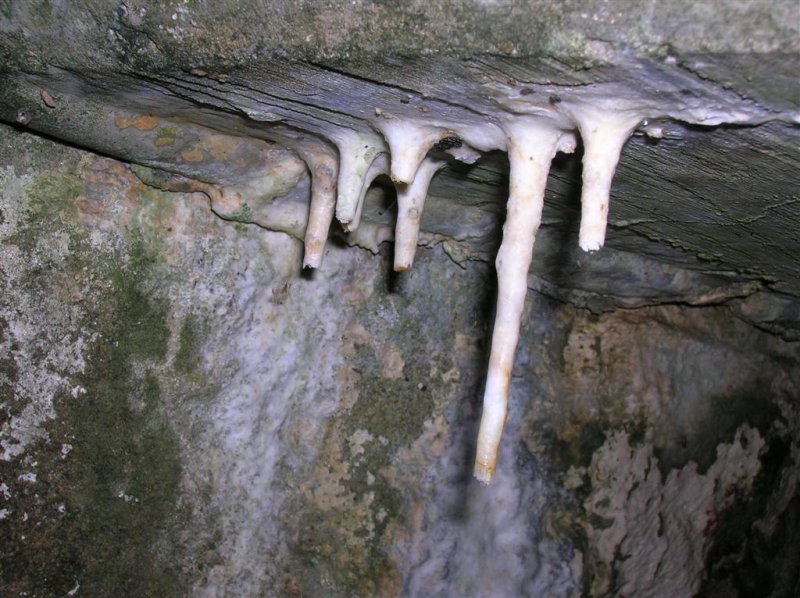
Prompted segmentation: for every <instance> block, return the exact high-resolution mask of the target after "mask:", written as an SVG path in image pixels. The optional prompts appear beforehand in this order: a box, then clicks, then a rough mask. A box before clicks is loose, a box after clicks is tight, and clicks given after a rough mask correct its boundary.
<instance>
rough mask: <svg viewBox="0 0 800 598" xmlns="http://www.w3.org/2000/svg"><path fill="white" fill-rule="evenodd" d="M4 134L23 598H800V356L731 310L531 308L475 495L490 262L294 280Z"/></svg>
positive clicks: (336, 257)
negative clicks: (762, 593)
mask: <svg viewBox="0 0 800 598" xmlns="http://www.w3.org/2000/svg"><path fill="white" fill-rule="evenodd" d="M2 135H3V146H4V147H6V148H8V149H7V150H5V151H4V154H3V158H4V164H5V166H4V167H3V171H2V180H1V182H0V187H2V198H3V204H2V214H3V218H2V234H3V238H2V251H3V260H2V272H3V276H2V280H3V285H4V287H3V295H2V297H3V302H2V312H1V313H2V322H3V336H2V343H3V353H4V356H5V357H4V359H3V362H2V367H3V370H2V375H3V386H2V389H3V416H4V423H3V430H2V432H3V437H2V443H3V445H2V446H3V461H2V471H3V474H2V484H3V486H2V488H3V494H2V496H0V501H2V505H1V506H2V511H0V512H2V514H3V519H2V521H0V525H2V526H3V529H4V532H3V535H4V537H7V538H9V539H10V542H7V543H6V544H5V545H4V549H3V554H2V571H3V579H2V583H3V587H4V588H5V589H6V593H7V594H9V595H18V594H21V593H24V592H27V593H28V595H54V594H58V595H61V594H64V593H66V592H68V591H71V590H74V589H75V588H78V591H80V592H84V593H85V594H86V595H102V594H108V593H114V592H117V591H119V590H120V589H121V588H135V590H136V592H137V593H140V594H148V593H149V594H158V595H181V594H183V593H185V592H187V591H189V592H190V593H192V594H198V595H224V594H231V593H234V594H238V595H261V594H268V595H285V596H292V595H306V594H319V593H325V594H327V595H353V594H356V595H453V594H463V593H475V594H482V595H544V594H549V595H570V594H576V593H580V592H581V588H583V589H584V590H586V591H589V592H590V593H591V594H593V595H603V594H605V593H606V592H608V591H609V590H610V588H616V591H618V592H619V593H621V594H622V595H647V594H646V592H645V593H644V594H643V593H641V592H642V591H644V590H643V588H647V587H649V588H668V589H669V591H671V592H673V593H678V594H686V595H688V594H691V593H693V592H695V591H697V590H698V588H699V586H700V584H701V583H703V584H706V587H717V586H719V587H722V586H723V585H724V584H730V585H732V586H736V587H740V588H742V587H744V588H746V587H747V584H748V583H751V582H750V580H751V579H758V580H759V584H766V585H760V586H759V587H761V588H773V589H774V590H775V594H774V595H788V594H786V593H785V592H783V593H781V592H782V588H788V587H791V584H796V578H785V576H786V575H791V574H790V573H787V572H788V571H791V568H790V567H791V566H793V564H794V563H793V561H792V559H793V558H794V556H793V555H794V552H792V551H791V542H797V538H795V537H794V535H793V534H794V533H795V532H793V531H792V528H791V526H790V525H788V522H790V521H791V518H792V517H793V516H795V515H793V513H794V508H793V506H792V505H796V502H797V500H796V495H797V481H798V473H797V472H798V471H799V469H798V467H799V466H800V464H798V462H797V460H798V456H800V449H798V446H800V444H798V441H799V440H800V439H798V429H800V428H798V426H797V417H798V416H797V403H796V397H797V396H798V385H799V384H800V380H799V379H798V372H799V371H800V370H798V362H797V360H798V352H797V348H796V347H795V346H794V345H792V344H787V343H785V342H784V341H781V340H779V339H776V338H774V337H772V336H770V335H769V334H767V333H764V332H759V331H757V330H756V329H755V328H753V327H751V326H749V325H747V324H745V323H743V322H741V321H740V320H738V319H736V318H734V317H732V315H731V313H730V311H729V310H728V308H727V307H724V306H722V307H713V306H710V307H684V306H675V305H672V306H663V307H643V308H637V309H623V310H615V311H611V312H607V313H602V314H593V313H592V312H590V311H588V310H586V309H582V308H575V307H573V306H571V305H569V304H565V303H560V302H558V301H554V300H553V299H550V298H548V297H546V296H544V295H540V294H538V293H536V292H531V293H530V297H529V299H530V301H529V307H528V310H527V312H526V313H527V316H526V320H525V327H524V331H525V332H524V338H523V340H522V343H521V347H522V349H521V351H520V354H519V356H518V360H517V364H516V371H518V374H517V375H516V376H515V378H514V381H513V387H512V414H511V420H510V423H509V428H508V430H507V434H506V438H505V440H504V443H503V448H502V451H501V464H500V468H499V472H498V478H497V479H496V480H495V482H494V483H493V485H492V486H491V487H489V488H482V487H480V486H477V485H476V484H475V482H474V481H470V465H471V458H472V454H471V451H472V443H473V442H474V432H475V427H476V422H477V415H478V404H477V398H478V396H479V393H480V388H481V383H482V373H481V372H482V365H483V362H484V359H485V354H486V346H487V340H488V333H489V330H487V323H488V321H489V318H488V316H489V314H490V313H491V306H492V287H493V282H492V271H491V269H490V267H489V266H488V265H487V264H484V263H481V262H474V261H472V262H466V263H465V264H464V265H463V267H459V266H458V265H456V264H454V263H453V262H452V261H451V260H450V259H449V258H448V257H447V256H446V255H445V254H444V252H443V251H442V250H441V248H435V249H432V250H424V251H423V254H422V255H421V256H420V259H419V262H418V264H417V266H416V267H415V269H414V270H413V271H412V272H410V273H408V274H404V275H389V274H388V271H389V268H388V264H387V261H386V259H383V258H384V257H386V255H385V254H383V255H377V256H374V255H372V254H370V253H368V252H365V251H363V250H359V249H351V248H343V247H331V248H330V250H329V253H328V255H327V256H326V264H327V267H326V268H325V269H324V270H322V271H320V272H317V273H315V275H313V276H310V277H305V278H304V277H298V276H297V272H298V270H299V264H300V260H301V245H300V243H299V242H297V241H296V240H294V239H292V238H291V237H290V236H288V235H285V234H283V233H274V232H268V231H264V230H262V229H260V228H258V227H256V226H253V225H245V224H242V223H237V222H230V221H227V222H226V221H224V220H221V219H220V218H218V217H216V216H215V215H214V214H213V213H212V212H211V211H210V210H209V209H208V208H209V202H208V199H207V197H206V196H205V195H203V194H200V193H194V194H186V193H174V192H164V191H158V190H154V189H152V188H151V187H148V186H146V185H144V184H143V183H142V182H141V180H139V179H138V178H137V177H136V176H134V174H133V173H132V172H131V170H130V168H129V167H127V166H126V165H124V164H121V163H118V162H115V161H113V160H109V159H106V158H101V157H97V156H93V155H91V154H87V153H84V152H80V151H77V150H73V149H67V148H64V147H61V146H58V145H56V144H54V143H52V142H49V141H45V140H42V139H38V138H35V137H31V136H30V135H28V134H25V133H20V132H17V131H13V130H11V129H8V128H4V129H3V130H2ZM709 372H713V375H708V373H709ZM792 497H795V498H792ZM687 509H688V514H687ZM731 513H738V516H735V515H732V514H731ZM787 518H788V519H787ZM659 522H660V523H659ZM722 532H724V533H722ZM783 534H788V535H789V537H788V538H784V537H783ZM733 539H735V540H736V541H735V542H734V541H732V540H733ZM627 555H632V557H628V556H627ZM688 555H693V556H691V558H689V557H688ZM773 559H775V560H773ZM775 562H779V563H785V565H782V566H781V567H774V566H773V564H774V563H775ZM744 566H746V567H749V569H747V570H745V569H742V568H741V567H744ZM744 571H751V572H752V574H753V575H755V577H753V576H752V575H751V576H746V575H744V574H743V572H744ZM795 571H796V569H795ZM673 573H674V574H673ZM781 576H784V577H781ZM659 584H660V585H659ZM715 584H716V585H715ZM725 587H727V586H725ZM653 591H654V592H655V590H653ZM659 591H660V590H659ZM652 595H659V594H658V593H652Z"/></svg>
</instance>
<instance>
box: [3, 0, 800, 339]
mask: <svg viewBox="0 0 800 598" xmlns="http://www.w3.org/2000/svg"><path fill="white" fill-rule="evenodd" d="M799 31H800V9H798V7H797V5H796V3H794V2H750V3H731V2H705V3H695V2H670V3H657V4H654V3H649V2H624V1H618V2H613V1H612V2H564V3H561V2H539V3H521V2H507V1H498V2H468V3H447V2H442V3H433V4H432V5H430V6H426V4H425V3H414V2H412V3H393V2H363V3H361V2H359V3H349V2H348V3H345V2H329V3H288V2H287V3H284V2H272V3H256V2H239V3H208V4H205V3H200V2H160V3H155V2H134V1H126V2H97V1H95V2H89V1H84V2H72V3H59V4H57V3H48V2H0V120H2V121H4V122H5V123H7V124H10V125H11V126H14V127H16V128H18V129H20V130H29V131H33V132H36V133H39V134H42V135H46V136H49V137H52V138H55V139H58V140H62V141H64V142H66V143H70V144H75V145H78V146H81V147H85V148H89V149H91V150H93V151H96V152H98V153H101V154H106V155H109V156H112V157H115V158H118V159H121V160H124V161H126V162H129V163H131V164H132V165H133V168H134V172H136V174H137V176H140V178H142V180H144V181H145V182H148V183H149V184H152V185H154V186H160V187H162V188H165V189H171V190H188V191H201V192H205V193H206V194H208V195H209V198H210V199H211V205H212V209H214V211H215V212H216V213H217V214H218V215H221V216H222V217H226V218H229V219H231V220H238V221H244V222H248V223H255V224H257V225H261V226H263V227H265V228H270V229H275V230H283V231H285V232H288V233H290V234H293V235H295V236H297V237H298V238H302V236H303V229H304V227H305V220H306V218H307V212H308V200H309V195H310V193H311V190H310V185H311V184H310V182H309V174H308V173H306V172H305V168H304V166H303V162H302V160H299V159H298V156H300V157H301V158H302V157H303V154H304V152H311V153H314V152H318V153H319V152H321V153H322V154H325V155H330V154H332V153H333V154H335V153H336V152H337V151H338V152H339V153H340V154H341V153H342V147H343V144H345V141H342V139H344V138H345V137H346V138H347V139H351V137H352V138H353V139H356V140H361V139H364V138H369V139H377V140H378V141H377V142H376V143H383V141H382V139H383V138H382V136H381V133H382V131H381V129H380V127H381V124H382V123H385V122H386V121H390V120H391V119H399V120H401V121H413V122H415V123H423V124H425V123H431V122H433V123H435V124H437V126H438V125H440V124H441V123H445V124H446V125H447V127H450V126H452V127H453V129H454V130H455V128H456V127H460V129H459V130H462V129H463V130H464V131H478V133H476V138H477V139H478V141H477V142H475V143H472V142H470V140H469V139H466V137H464V136H463V135H462V136H455V137H446V138H443V139H445V140H446V141H447V140H449V141H447V143H448V144H450V145H451V146H452V145H460V144H461V138H462V137H464V145H465V146H471V149H475V147H476V145H478V146H480V145H481V143H482V141H481V140H482V139H484V138H485V135H484V136H483V137H481V135H483V131H484V127H493V126H495V125H497V124H498V123H500V124H501V125H502V124H503V123H506V122H508V120H509V119H515V118H522V117H526V116H530V115H531V114H534V113H535V114H538V112H536V111H537V110H538V111H541V110H546V111H549V112H548V114H550V115H555V116H554V118H555V117H560V115H561V113H562V112H563V111H564V110H565V108H563V106H571V105H575V104H578V105H584V104H585V105H589V106H591V107H593V108H595V107H596V108H597V109H598V110H600V111H607V112H614V111H615V110H617V109H620V110H627V109H628V107H629V106H630V105H631V103H634V104H636V105H637V106H641V105H644V106H645V110H644V112H643V113H642V114H643V115H644V116H645V117H646V118H642V119H641V121H640V122H639V123H638V125H637V126H636V127H635V130H634V132H633V135H632V136H631V137H630V139H629V140H628V141H627V143H626V145H625V147H624V149H623V151H622V155H621V158H620V160H619V166H618V167H617V169H616V173H615V176H614V179H613V184H612V187H611V204H610V213H609V218H608V232H607V236H606V243H605V247H604V248H603V249H602V250H600V251H597V252H592V253H585V252H583V251H582V250H581V249H580V248H579V247H578V229H579V225H580V213H581V205H580V194H581V156H582V151H583V150H582V147H581V145H580V144H579V145H578V147H577V148H576V152H575V153H574V154H572V155H564V154H559V156H558V157H557V158H556V159H555V161H554V163H553V165H552V168H551V169H550V173H549V179H548V183H547V190H546V194H545V210H544V214H543V218H542V229H541V230H540V233H539V236H538V238H537V246H536V255H535V258H534V263H533V267H532V271H531V275H530V276H529V282H528V284H529V286H530V287H532V288H536V289H538V290H542V291H545V292H548V293H550V294H553V295H555V296H558V297H561V298H564V299H567V300H570V301H572V302H573V303H576V304H579V305H583V306H587V307H590V308H593V309H597V310H603V309H607V308H609V307H613V306H623V307H624V306H636V305H644V304H648V303H663V302H681V303H689V304H705V303H718V302H723V301H727V302H730V304H731V307H732V308H733V309H734V311H735V312H736V313H737V314H738V315H741V316H743V317H745V318H746V319H749V320H750V321H752V322H754V323H756V324H758V325H759V326H761V327H763V328H767V329H770V330H773V331H776V332H778V333H780V334H782V335H783V336H784V337H786V338H797V337H798V333H799V331H800V328H798V325H797V323H796V322H797V320H798V317H800V311H798V307H797V300H798V297H800V261H798V255H800V233H798V229H797V225H796V222H797V221H798V217H800V185H799V184H798V176H797V173H798V165H800V143H799V142H800V127H799V126H798V122H800V85H798V79H797V73H798V72H800V35H799V34H798V32H799ZM637 114H638V113H637ZM447 127H445V128H447ZM654 131H655V133H654ZM342 132H344V133H342ZM348 135H350V137H348ZM353 135H355V137H353ZM231 139H233V140H235V141H230V140H231ZM453 139H455V141H453ZM308 140H312V142H311V143H310V145H309V142H308ZM446 145H447V144H446ZM490 145H491V144H487V147H477V153H478V154H479V156H478V155H476V156H474V157H466V158H465V157H464V156H461V157H459V156H457V155H456V154H457V152H456V151H455V150H456V149H457V148H452V147H445V146H441V147H440V148H439V149H442V150H444V149H447V150H449V151H450V152H451V153H450V154H449V155H448V156H446V158H447V160H446V161H444V160H443V169H442V170H441V172H439V174H437V175H436V177H435V178H434V179H433V182H432V184H431V187H430V190H429V193H428V197H427V201H426V203H425V208H424V215H423V219H422V224H421V232H420V236H419V243H420V244H421V245H437V244H438V245H441V246H442V247H443V248H444V249H445V251H446V252H447V253H448V255H450V256H451V257H452V258H453V260H454V262H456V263H463V261H464V260H469V259H482V260H492V259H493V257H494V253H495V252H496V250H497V245H498V242H499V233H500V227H501V225H502V221H503V218H504V215H505V199H506V197H507V196H508V178H509V165H508V159H507V157H506V153H505V152H504V151H496V150H495V149H493V148H492V147H489V146H490ZM465 150H466V147H465ZM393 153H394V152H393ZM454 156H455V157H454ZM443 158H444V157H443ZM306 162H308V160H306ZM323 162H324V160H323ZM311 174H313V173H311ZM379 174H383V173H379ZM231 190H233V191H231ZM259 202H261V203H259ZM261 204H263V205H261ZM245 208H246V210H245ZM395 211H396V196H395V191H394V189H393V185H392V183H391V181H390V180H389V178H388V177H386V176H379V177H377V178H376V180H375V182H374V184H373V185H372V187H371V188H370V190H369V192H368V193H367V194H366V199H365V201H364V204H363V214H361V213H359V217H360V219H361V221H362V222H363V226H362V227H361V228H360V229H359V230H353V231H351V232H350V233H346V232H342V231H341V230H340V227H338V226H337V225H336V223H334V227H333V229H335V230H333V232H332V235H333V236H334V237H336V238H337V239H340V240H342V241H344V242H347V243H350V244H353V245H360V246H362V247H366V248H368V249H372V250H377V248H378V246H379V245H380V244H381V243H382V242H383V241H389V240H391V239H392V232H393V228H394V218H395ZM337 217H338V218H339V220H340V221H341V222H343V223H345V225H346V224H347V223H346V222H345V220H343V219H342V218H341V214H340V213H339V212H337ZM344 228H345V229H346V228H347V226H345V227H344ZM320 267H322V268H324V267H325V265H324V263H322V264H321V266H320ZM454 267H457V266H454Z"/></svg>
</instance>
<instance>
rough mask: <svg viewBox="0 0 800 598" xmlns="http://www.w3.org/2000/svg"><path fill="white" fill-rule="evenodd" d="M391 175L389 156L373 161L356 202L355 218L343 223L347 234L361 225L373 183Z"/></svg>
mask: <svg viewBox="0 0 800 598" xmlns="http://www.w3.org/2000/svg"><path fill="white" fill-rule="evenodd" d="M385 174H389V156H387V155H386V154H378V155H377V156H375V159H374V160H373V161H372V164H370V165H369V168H367V171H366V173H365V174H364V177H363V179H362V182H361V191H360V192H359V194H358V200H357V202H356V211H355V213H354V214H353V218H352V219H351V220H350V221H349V222H342V228H343V229H344V231H345V232H347V233H349V232H352V231H354V230H356V229H357V228H358V226H359V225H360V224H361V213H362V212H363V211H364V198H365V197H366V195H367V191H369V188H370V186H371V185H372V182H373V181H374V180H375V179H377V178H378V177H379V176H381V175H385Z"/></svg>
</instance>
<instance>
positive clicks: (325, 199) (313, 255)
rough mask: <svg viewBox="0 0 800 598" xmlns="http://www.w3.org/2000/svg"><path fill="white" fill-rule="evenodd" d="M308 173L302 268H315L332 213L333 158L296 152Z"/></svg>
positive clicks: (333, 198) (334, 178)
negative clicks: (306, 221) (309, 200)
mask: <svg viewBox="0 0 800 598" xmlns="http://www.w3.org/2000/svg"><path fill="white" fill-rule="evenodd" d="M300 153H301V157H302V158H303V160H304V161H305V162H306V165H307V166H308V170H309V172H310V173H311V205H310V206H309V210H308V225H307V226H306V234H305V237H304V239H303V243H304V246H305V253H304V255H303V267H304V268H319V266H320V265H321V264H322V255H323V253H324V252H325V243H326V242H327V240H328V231H329V230H330V228H331V222H332V221H333V215H334V212H335V211H336V175H337V173H338V169H339V166H338V163H337V161H336V157H335V156H333V155H331V154H330V153H327V152H310V151H303V152H300Z"/></svg>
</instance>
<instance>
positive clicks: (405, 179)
mask: <svg viewBox="0 0 800 598" xmlns="http://www.w3.org/2000/svg"><path fill="white" fill-rule="evenodd" d="M375 126H377V127H378V129H380V131H381V133H382V134H383V137H384V138H385V139H386V143H387V144H388V145H389V151H390V153H391V156H392V160H391V161H392V169H391V177H392V180H393V181H394V182H395V183H399V184H405V185H410V184H411V183H412V182H414V176H415V175H416V173H417V171H418V170H419V166H420V164H421V163H422V160H423V159H424V158H425V156H426V154H427V153H428V151H429V150H430V149H431V147H433V145H434V144H435V143H436V142H437V141H439V140H440V139H442V138H443V137H447V131H446V130H443V129H440V128H438V127H433V126H428V125H420V124H417V123H415V122H411V121H409V120H408V119H404V118H395V117H393V116H391V115H384V116H383V118H381V119H379V120H378V121H376V122H375Z"/></svg>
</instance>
